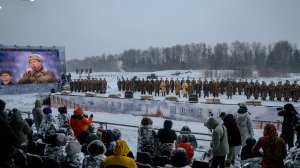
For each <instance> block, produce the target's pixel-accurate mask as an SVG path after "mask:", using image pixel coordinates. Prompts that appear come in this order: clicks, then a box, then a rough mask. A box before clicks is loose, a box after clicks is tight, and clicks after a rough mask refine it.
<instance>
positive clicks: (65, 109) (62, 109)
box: [58, 106, 67, 114]
mask: <svg viewBox="0 0 300 168" xmlns="http://www.w3.org/2000/svg"><path fill="white" fill-rule="evenodd" d="M58 112H60V113H64V114H66V113H67V107H66V106H63V107H59V108H58Z"/></svg>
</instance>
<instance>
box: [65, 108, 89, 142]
mask: <svg viewBox="0 0 300 168" xmlns="http://www.w3.org/2000/svg"><path fill="white" fill-rule="evenodd" d="M92 122H93V114H91V115H90V117H89V118H88V119H87V118H85V117H84V116H83V111H82V109H81V108H80V107H79V108H77V109H76V110H74V115H72V116H71V120H70V125H71V128H72V129H73V131H74V135H75V136H76V137H77V136H79V135H80V133H81V132H83V131H86V130H87V129H88V127H89V125H90V124H91V123H92Z"/></svg>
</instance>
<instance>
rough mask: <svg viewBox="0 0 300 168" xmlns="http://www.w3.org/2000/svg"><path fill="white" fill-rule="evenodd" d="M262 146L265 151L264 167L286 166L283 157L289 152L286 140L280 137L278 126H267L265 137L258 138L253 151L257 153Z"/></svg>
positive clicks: (281, 167)
mask: <svg viewBox="0 0 300 168" xmlns="http://www.w3.org/2000/svg"><path fill="white" fill-rule="evenodd" d="M260 148H262V150H263V152H264V155H263V158H262V163H261V165H262V168H284V164H283V159H285V157H286V154H287V150H286V145H285V143H284V140H283V139H282V138H280V137H278V134H277V130H276V127H275V126H274V125H273V124H267V125H266V126H265V128H264V133H263V137H261V138H259V139H258V141H257V142H256V144H255V145H254V147H253V149H252V152H253V153H254V154H257V153H258V151H259V149H260Z"/></svg>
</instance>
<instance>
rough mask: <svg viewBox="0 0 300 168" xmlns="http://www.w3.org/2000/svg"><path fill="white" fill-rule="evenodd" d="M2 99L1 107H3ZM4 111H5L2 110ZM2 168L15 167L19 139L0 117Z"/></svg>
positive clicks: (0, 158)
mask: <svg viewBox="0 0 300 168" xmlns="http://www.w3.org/2000/svg"><path fill="white" fill-rule="evenodd" d="M1 101H2V100H1V99H0V105H1ZM1 108H2V107H0V112H1ZM2 110H3V109H2ZM0 128H1V129H0V137H1V139H0V149H1V150H0V167H14V164H13V154H14V147H15V146H14V145H15V143H16V142H17V137H16V135H15V134H14V132H13V131H12V129H11V128H10V126H9V124H8V122H7V121H6V120H5V119H4V118H3V117H1V116H0Z"/></svg>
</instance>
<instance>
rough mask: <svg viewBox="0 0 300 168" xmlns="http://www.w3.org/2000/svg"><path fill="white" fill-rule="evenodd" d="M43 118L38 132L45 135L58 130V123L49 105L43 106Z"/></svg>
mask: <svg viewBox="0 0 300 168" xmlns="http://www.w3.org/2000/svg"><path fill="white" fill-rule="evenodd" d="M43 113H44V118H43V120H42V123H41V126H40V129H39V132H38V133H39V134H42V135H46V134H53V133H55V132H56V131H58V125H57V123H56V121H55V118H54V117H53V116H52V110H51V108H49V107H45V108H44V109H43Z"/></svg>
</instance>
